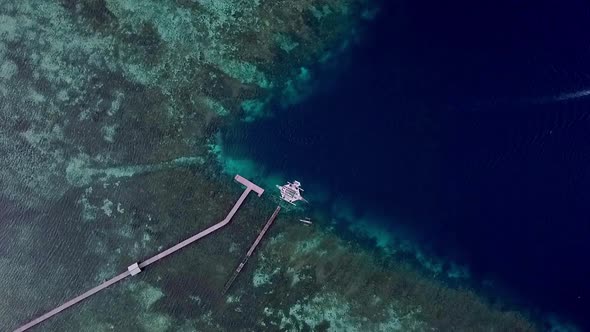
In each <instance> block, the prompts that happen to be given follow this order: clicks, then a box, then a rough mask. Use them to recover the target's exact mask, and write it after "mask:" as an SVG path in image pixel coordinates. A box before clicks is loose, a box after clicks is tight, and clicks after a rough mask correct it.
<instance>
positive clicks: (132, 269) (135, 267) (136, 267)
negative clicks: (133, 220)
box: [14, 175, 278, 332]
mask: <svg viewBox="0 0 590 332" xmlns="http://www.w3.org/2000/svg"><path fill="white" fill-rule="evenodd" d="M235 180H236V181H238V182H239V183H241V184H243V185H245V186H246V189H245V190H244V192H243V193H242V196H240V198H239V199H238V201H237V202H236V203H235V204H234V206H233V208H232V209H231V210H230V211H229V213H228V214H227V216H226V217H225V219H223V220H222V221H220V222H218V223H217V224H215V225H213V226H211V227H209V228H207V229H205V230H203V231H201V232H199V233H197V234H195V235H193V236H191V237H189V238H188V239H186V240H184V241H182V242H180V243H178V244H177V245H175V246H172V247H170V248H168V249H166V250H164V251H162V252H160V253H158V254H156V255H155V256H153V257H150V258H148V259H146V260H145V261H143V262H140V263H134V264H132V265H130V266H129V267H128V268H127V271H125V272H123V273H121V274H119V275H118V276H116V277H114V278H112V279H109V280H107V281H105V282H104V283H102V284H100V285H98V286H96V287H94V288H92V289H90V290H88V291H86V292H85V293H83V294H81V295H79V296H77V297H75V298H73V299H71V300H69V301H68V302H66V303H64V304H62V305H60V306H59V307H57V308H55V309H53V310H51V311H49V312H47V313H46V314H44V315H42V316H40V317H38V318H36V319H34V320H32V321H30V322H29V323H27V324H25V325H23V326H21V327H19V328H17V329H16V330H14V332H23V331H26V330H28V329H30V328H31V327H33V326H35V325H37V324H39V323H41V322H43V321H45V320H47V319H49V318H51V317H53V316H55V315H57V314H58V313H60V312H62V311H63V310H65V309H67V308H69V307H71V306H73V305H75V304H77V303H78V302H81V301H83V300H85V299H87V298H89V297H90V296H92V295H94V294H96V293H98V292H100V291H101V290H103V289H105V288H107V287H109V286H111V285H113V284H115V283H117V282H119V281H121V280H123V279H125V278H127V277H129V276H134V275H136V274H138V273H140V272H141V269H143V268H145V267H147V266H148V265H150V264H153V263H155V262H157V261H159V260H160V259H162V258H164V257H166V256H168V255H170V254H172V253H174V252H176V251H178V250H180V249H182V248H184V247H186V246H188V245H189V244H191V243H193V242H195V241H197V240H199V239H201V238H204V237H205V236H207V235H209V234H211V233H213V232H215V231H216V230H218V229H220V228H222V227H224V226H226V225H227V224H228V223H229V222H230V220H231V219H232V217H233V216H234V214H236V212H237V211H238V209H239V208H240V206H241V205H242V203H243V202H244V200H245V199H246V197H247V196H248V194H249V193H250V191H254V192H255V193H257V194H258V196H259V197H260V196H261V195H262V193H263V192H264V189H262V188H260V187H259V186H257V185H255V184H254V183H252V182H250V181H249V180H247V179H245V178H243V177H241V176H240V175H236V176H235ZM275 212H276V213H278V211H275ZM257 241H260V240H258V239H257Z"/></svg>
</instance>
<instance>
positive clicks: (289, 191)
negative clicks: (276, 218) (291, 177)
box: [277, 181, 307, 205]
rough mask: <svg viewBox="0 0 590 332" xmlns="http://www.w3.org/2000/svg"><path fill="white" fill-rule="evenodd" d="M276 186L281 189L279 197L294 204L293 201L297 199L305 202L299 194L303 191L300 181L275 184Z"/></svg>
mask: <svg viewBox="0 0 590 332" xmlns="http://www.w3.org/2000/svg"><path fill="white" fill-rule="evenodd" d="M277 188H279V190H280V191H281V199H282V200H283V201H285V202H287V203H291V204H293V205H295V202H297V201H304V202H306V203H307V200H306V199H305V198H303V196H301V192H302V191H303V188H301V182H299V181H293V183H291V182H287V184H286V185H284V186H279V185H277Z"/></svg>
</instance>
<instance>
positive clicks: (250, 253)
mask: <svg viewBox="0 0 590 332" xmlns="http://www.w3.org/2000/svg"><path fill="white" fill-rule="evenodd" d="M279 211H281V207H280V206H277V208H276V209H275V212H274V213H273V214H272V216H270V218H269V219H268V221H267V222H266V225H264V228H262V230H261V231H260V233H259V234H258V237H257V238H256V240H255V241H254V243H252V246H250V249H249V250H248V252H247V253H246V256H245V257H244V259H243V260H242V262H240V265H238V267H237V268H236V270H235V271H234V274H232V276H231V278H229V280H228V281H227V282H226V283H225V286H224V287H223V291H221V295H225V293H227V291H228V290H229V288H230V287H231V285H232V284H233V283H234V281H235V280H236V278H237V277H238V274H240V271H242V268H244V265H246V263H247V262H248V259H250V256H252V253H253V252H254V250H255V249H256V247H257V246H258V244H259V243H260V240H262V238H263V237H264V234H266V231H268V229H269V228H270V226H271V225H272V222H273V221H275V219H276V217H277V215H278V214H279Z"/></svg>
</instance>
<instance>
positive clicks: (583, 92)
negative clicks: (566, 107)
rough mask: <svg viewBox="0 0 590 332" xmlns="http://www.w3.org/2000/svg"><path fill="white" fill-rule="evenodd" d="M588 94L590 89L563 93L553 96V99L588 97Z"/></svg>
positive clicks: (589, 94)
mask: <svg viewBox="0 0 590 332" xmlns="http://www.w3.org/2000/svg"><path fill="white" fill-rule="evenodd" d="M586 96H590V89H588V90H581V91H576V92H569V93H562V94H560V95H559V96H557V97H555V98H553V100H555V101H564V100H570V99H576V98H582V97H586Z"/></svg>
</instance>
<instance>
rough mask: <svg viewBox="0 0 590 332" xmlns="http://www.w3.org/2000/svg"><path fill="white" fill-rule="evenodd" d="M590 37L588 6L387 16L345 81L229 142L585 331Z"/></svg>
mask: <svg viewBox="0 0 590 332" xmlns="http://www.w3.org/2000/svg"><path fill="white" fill-rule="evenodd" d="M588 31H590V3H585V2H583V1H571V0H567V1H561V2H559V3H558V2H554V3H551V2H543V1H542V2H539V1H535V2H524V1H520V2H519V1H512V2H498V1H493V2H492V1H490V2H481V1H478V2H455V3H452V4H448V3H446V4H445V3H438V2H437V3H435V4H433V3H430V2H425V1H398V2H396V4H395V5H384V7H383V10H382V12H381V14H380V16H378V17H377V19H376V20H375V21H374V22H373V23H372V24H371V25H370V26H368V27H367V29H366V31H365V34H364V37H363V41H362V42H361V43H360V44H359V45H357V46H355V47H354V48H353V50H352V51H351V54H350V56H349V57H348V58H347V59H345V60H344V59H343V60H342V62H343V63H344V62H345V63H346V68H345V70H341V71H339V72H337V73H335V72H330V73H326V74H325V75H324V76H325V77H327V79H325V80H324V85H323V86H322V87H321V88H319V89H318V92H317V94H316V95H314V96H313V97H312V98H310V99H308V100H307V101H305V102H304V103H302V104H299V105H297V106H293V107H291V108H289V109H286V110H282V111H279V110H278V109H277V113H278V114H277V116H276V117H274V118H272V119H268V120H264V121H259V122H257V123H254V124H248V125H239V126H236V127H234V128H233V129H231V130H229V131H228V132H226V133H225V136H226V137H225V144H226V146H227V149H228V150H229V151H230V152H232V153H233V154H236V155H241V156H245V157H249V158H253V159H254V160H256V162H259V163H260V164H263V165H265V166H266V167H267V168H268V169H270V170H271V171H276V172H280V173H283V174H286V175H289V176H293V177H295V178H297V179H300V180H301V181H303V182H304V185H306V187H307V189H308V191H313V189H314V187H316V188H320V187H322V188H328V190H329V191H330V193H331V195H332V196H330V199H335V198H337V196H339V195H343V196H346V197H349V198H350V199H352V200H353V202H354V204H355V206H356V207H357V209H358V210H360V212H359V213H366V212H368V211H370V213H372V214H375V215H382V216H385V217H388V218H389V220H391V223H396V225H395V227H394V226H393V225H390V226H392V229H393V228H396V227H397V226H403V227H405V228H407V229H410V230H411V231H412V233H414V235H415V237H416V238H417V239H418V240H419V241H420V242H421V243H422V244H423V245H425V246H427V247H428V248H430V249H431V250H432V251H433V252H434V253H435V254H437V255H440V256H443V257H451V258H453V259H456V260H459V261H460V262H462V263H464V264H466V265H468V266H469V267H470V268H471V270H472V272H473V274H474V276H475V278H476V280H477V279H479V280H483V279H484V278H492V279H495V280H497V281H499V282H500V283H503V284H504V285H506V286H508V287H509V288H510V289H511V290H512V291H514V292H515V293H517V294H519V295H522V297H523V298H524V299H526V300H528V301H530V303H527V304H529V305H533V306H536V307H539V308H541V309H542V310H544V311H546V312H549V311H554V312H557V313H559V314H561V315H562V316H565V317H568V318H571V319H572V320H574V321H575V322H578V323H579V324H582V325H584V324H585V325H586V326H587V327H589V328H590V324H589V321H588V320H585V319H587V318H584V314H585V313H587V312H588V308H587V307H588V306H589V305H588V304H589V301H590V284H589V283H588V280H590V264H589V260H588V257H589V253H590V241H589V239H590V97H584V92H583V91H586V90H590V39H589V38H588V36H587V34H588ZM580 91H582V93H579V94H577V95H576V94H571V93H577V92H580ZM358 210H357V211H358Z"/></svg>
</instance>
